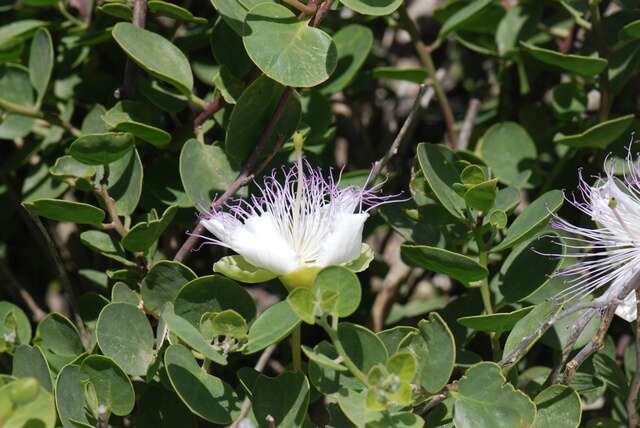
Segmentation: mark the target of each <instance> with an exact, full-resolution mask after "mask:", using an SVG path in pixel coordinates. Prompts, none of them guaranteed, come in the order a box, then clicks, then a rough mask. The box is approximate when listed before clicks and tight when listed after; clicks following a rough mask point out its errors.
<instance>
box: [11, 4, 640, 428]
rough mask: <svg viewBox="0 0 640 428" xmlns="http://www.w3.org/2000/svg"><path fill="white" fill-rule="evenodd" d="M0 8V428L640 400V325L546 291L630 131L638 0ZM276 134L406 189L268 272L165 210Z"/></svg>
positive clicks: (477, 420)
mask: <svg viewBox="0 0 640 428" xmlns="http://www.w3.org/2000/svg"><path fill="white" fill-rule="evenodd" d="M0 10H1V11H2V13H1V14H0V140H1V143H0V207H1V209H0V222H1V223H0V224H1V225H2V227H1V228H0V281H1V282H0V284H2V286H1V287H0V298H1V299H3V301H0V427H4V428H8V427H22V426H42V427H53V426H64V427H65V428H68V427H79V426H80V427H83V426H98V427H107V426H135V427H146V426H149V427H150V426H154V427H155V426H164V427H175V426H181V427H184V428H187V427H196V426H228V425H230V424H236V425H233V426H237V423H238V422H239V421H240V420H242V419H243V418H246V419H245V422H244V423H248V424H250V425H249V426H259V427H287V428H289V427H298V426H304V427H311V426H330V427H353V426H357V427H369V428H373V427H422V426H428V427H449V426H456V427H460V428H462V427H473V428H477V427H491V428H493V427H523V426H527V427H540V428H542V427H554V428H564V427H567V428H570V427H577V426H587V427H619V426H634V424H635V423H637V413H636V412H635V411H634V409H637V403H636V402H635V400H634V399H633V397H634V391H635V395H637V389H634V388H635V386H636V385H635V384H634V383H635V382H638V380H637V378H635V379H636V380H635V382H634V376H638V375H639V374H638V373H636V372H637V370H636V367H637V364H636V352H635V349H636V348H635V337H634V331H635V324H633V325H632V324H629V323H625V322H623V321H621V320H620V319H614V320H613V322H612V324H611V326H610V327H609V328H608V330H607V328H606V327H608V325H607V323H608V321H609V320H610V319H609V320H607V319H606V318H607V317H606V314H604V313H599V312H598V310H596V309H593V308H589V309H587V310H585V311H583V312H576V313H574V314H571V315H570V316H568V317H564V316H560V315H558V314H562V313H563V312H561V311H562V310H566V309H564V308H561V307H559V306H557V305H554V304H553V303H552V302H551V301H550V300H549V298H550V297H552V296H553V295H555V294H556V293H558V292H559V291H561V290H562V289H563V288H564V283H563V280H562V278H552V277H551V275H552V274H553V273H554V272H555V271H557V270H558V269H559V268H560V267H561V266H563V265H566V264H567V263H568V261H567V260H563V259H562V257H560V258H550V257H547V256H544V255H543V254H545V253H551V254H560V255H561V254H563V251H564V250H563V248H562V247H561V246H560V245H559V244H558V241H559V239H560V236H559V235H558V234H557V233H558V232H554V231H553V229H551V228H550V227H549V226H548V222H549V220H550V218H551V216H552V215H553V213H554V212H560V213H561V214H562V215H563V216H564V217H566V218H569V219H570V220H572V221H574V222H576V223H581V224H585V225H588V222H589V221H590V219H587V218H582V217H581V216H580V213H579V212H577V210H575V209H574V208H573V207H571V206H570V205H565V206H564V207H563V201H564V197H563V193H562V191H561V190H560V189H573V188H575V186H576V182H577V170H578V168H579V167H580V168H584V172H583V174H584V176H585V177H590V176H592V175H594V174H598V173H599V172H600V171H601V169H602V165H603V162H604V160H605V157H606V156H607V155H608V154H611V156H612V158H616V157H624V156H625V146H626V145H627V144H628V143H629V141H630V139H631V138H632V137H631V135H632V132H633V130H635V129H636V128H637V119H636V117H635V112H636V110H637V108H638V74H637V72H638V66H639V64H640V9H638V5H637V4H636V2H632V1H628V0H545V1H537V0H530V1H527V0H504V1H498V0H471V1H466V0H451V1H427V0H414V1H409V0H405V1H403V0H341V1H337V0H336V1H331V0H324V1H323V2H320V3H316V2H313V1H311V2H309V3H304V2H302V3H301V2H298V1H297V0H288V1H282V2H279V1H271V0H211V1H210V2H205V1H189V0H186V1H178V2H169V1H162V0H148V1H147V0H133V1H130V2H127V1H121V0H104V1H97V2H94V1H93V0H68V1H66V0H19V1H14V0H2V1H0ZM421 85H424V87H422V88H421ZM403 124H404V126H403ZM294 141H295V142H296V143H299V142H303V144H304V154H305V156H306V157H307V159H308V160H309V161H310V162H311V163H313V164H314V165H320V166H323V167H325V168H326V170H328V169H329V168H331V167H333V168H334V169H335V170H336V171H337V170H339V169H341V168H344V171H343V174H342V180H343V183H347V184H356V185H364V183H365V181H366V179H367V177H368V176H369V170H370V169H371V168H372V166H373V168H374V171H375V174H374V175H375V177H374V178H378V179H379V178H382V177H383V176H386V177H387V178H388V180H387V181H386V182H385V183H384V186H383V189H384V192H385V193H387V194H393V193H397V192H404V194H405V195H406V196H408V197H410V198H411V199H410V200H407V201H405V202H402V203H397V204H391V205H386V206H384V207H382V208H381V209H379V210H377V211H375V214H374V215H373V216H372V218H371V219H370V220H369V222H368V223H367V227H366V229H365V242H366V243H367V244H368V246H369V248H370V249H369V250H367V251H365V252H363V255H362V256H361V257H360V258H359V259H358V260H356V261H354V262H353V263H351V264H349V265H347V266H345V267H329V268H327V269H325V270H323V271H322V272H321V273H320V275H319V276H318V278H317V279H316V281H315V283H314V284H313V287H312V288H310V289H298V290H295V291H293V292H291V293H289V294H287V291H286V289H285V288H284V287H283V286H282V284H281V283H280V282H279V281H278V280H277V279H274V277H273V275H270V274H269V273H268V272H265V271H260V270H255V269H254V270H252V269H251V267H247V266H246V264H243V260H242V259H239V258H237V257H236V258H234V257H233V256H231V255H230V254H229V253H228V251H226V250H224V249H223V248H220V247H216V246H202V248H200V249H199V250H198V251H195V252H192V251H191V250H192V249H194V248H198V247H199V242H198V241H199V239H198V238H197V237H195V236H191V235H188V234H186V233H185V232H186V231H195V232H196V233H200V232H202V228H201V227H198V225H197V218H196V214H197V212H198V210H203V209H207V208H208V207H209V205H210V204H211V202H212V200H214V199H215V198H218V199H217V201H218V203H221V202H223V201H224V200H225V199H226V198H228V197H230V196H232V195H233V194H239V195H242V196H246V195H250V194H251V193H252V192H253V191H254V190H255V189H254V185H253V184H252V181H251V179H252V178H256V179H259V178H260V176H261V175H262V174H264V173H265V172H269V171H270V170H271V169H272V168H278V167H280V166H281V165H289V164H290V162H291V159H292V158H293V147H294ZM214 263H215V266H214ZM214 271H215V273H214ZM354 272H355V273H357V276H356V274H354ZM565 313H566V312H565ZM587 315H589V317H587ZM603 317H604V319H605V321H603V323H604V324H605V325H604V327H603V328H602V329H600V333H602V334H600V335H599V334H598V333H599V325H600V323H601V319H603ZM549 320H553V321H554V323H553V325H551V324H552V323H550V322H549V323H548V322H547V321H549ZM556 321H557V322H556ZM300 326H302V327H300ZM575 326H579V327H580V330H578V331H577V332H576V330H575V329H572V328H573V327H575ZM300 328H301V329H302V348H301V349H302V356H303V366H302V369H299V370H296V368H297V367H296V366H297V362H295V361H293V360H295V359H296V352H295V351H294V352H293V353H292V351H291V350H290V349H289V346H288V340H287V337H288V336H290V335H292V337H293V338H294V348H295V343H296V342H295V338H296V337H298V336H297V334H298V332H299V331H300V330H299V329H300ZM580 332H582V333H580ZM605 333H606V336H604V334H605ZM596 337H599V339H602V343H597V345H602V346H601V349H599V352H595V353H593V354H591V353H590V354H589V356H588V358H587V359H586V360H585V361H584V362H583V364H581V365H580V366H579V367H578V368H577V371H576V372H575V373H574V372H572V371H571V370H570V369H567V367H566V362H567V361H568V360H569V359H571V358H573V357H574V356H575V355H576V353H577V352H578V351H579V350H581V349H589V348H585V347H589V346H594V345H593V343H592V341H593V339H594V338H596ZM523 339H527V340H525V341H524V342H523ZM590 344H591V345H590ZM595 348H599V347H598V346H594V350H595ZM629 397H631V399H630V398H629ZM243 403H244V404H243ZM634 418H635V419H634ZM234 421H235V422H234ZM245 426H247V425H245Z"/></svg>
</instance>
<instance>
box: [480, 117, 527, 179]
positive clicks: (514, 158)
mask: <svg viewBox="0 0 640 428" xmlns="http://www.w3.org/2000/svg"><path fill="white" fill-rule="evenodd" d="M476 151H477V153H478V154H479V155H480V157H481V158H482V160H483V161H485V162H486V163H487V165H488V166H489V167H490V168H491V170H492V171H493V173H494V174H495V176H496V177H497V178H498V180H500V182H502V183H504V184H507V185H509V186H513V187H516V188H521V187H523V186H526V185H527V184H528V181H529V176H530V175H531V170H532V167H533V165H534V164H535V161H536V160H537V158H538V151H537V150H536V145H535V143H534V142H533V140H532V139H531V137H530V136H529V133H528V132H527V131H526V130H525V129H524V128H523V127H522V126H520V125H518V124H517V123H515V122H500V123H496V124H495V125H493V126H492V127H491V128H489V129H488V130H487V132H485V134H484V135H483V136H482V138H481V139H480V141H479V143H478V147H477V149H476Z"/></svg>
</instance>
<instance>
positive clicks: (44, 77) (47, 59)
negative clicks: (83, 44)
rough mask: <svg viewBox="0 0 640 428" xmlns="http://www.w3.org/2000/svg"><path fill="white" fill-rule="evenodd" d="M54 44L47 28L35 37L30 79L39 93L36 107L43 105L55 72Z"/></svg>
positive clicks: (30, 59) (31, 53)
mask: <svg viewBox="0 0 640 428" xmlns="http://www.w3.org/2000/svg"><path fill="white" fill-rule="evenodd" d="M53 54H54V52H53V42H52V41H51V35H50V34H49V31H47V29H46V28H40V29H39V30H38V31H36V33H35V34H34V35H33V40H32V41H31V50H30V51H29V78H30V80H31V84H32V85H33V87H34V88H35V90H36V92H37V93H38V98H37V101H36V106H40V105H41V104H42V100H43V99H44V96H45V94H46V92H47V87H48V86H49V80H50V79H51V73H52V71H53Z"/></svg>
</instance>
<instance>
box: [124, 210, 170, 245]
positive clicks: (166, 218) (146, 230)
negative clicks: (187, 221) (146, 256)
mask: <svg viewBox="0 0 640 428" xmlns="http://www.w3.org/2000/svg"><path fill="white" fill-rule="evenodd" d="M177 210H178V207H176V206H170V207H168V208H167V209H166V210H165V211H164V213H163V214H162V218H160V219H158V220H150V221H143V222H140V223H138V224H136V225H135V226H133V227H132V228H131V229H130V230H129V232H127V234H126V235H124V236H123V237H122V241H121V242H122V246H123V247H124V248H126V249H127V250H129V251H147V250H148V249H149V247H151V246H152V245H153V244H154V243H155V242H156V241H157V240H158V239H160V236H161V235H162V234H163V233H164V231H165V230H166V228H167V227H169V225H170V224H171V221H172V220H173V217H174V216H175V215H176V211H177Z"/></svg>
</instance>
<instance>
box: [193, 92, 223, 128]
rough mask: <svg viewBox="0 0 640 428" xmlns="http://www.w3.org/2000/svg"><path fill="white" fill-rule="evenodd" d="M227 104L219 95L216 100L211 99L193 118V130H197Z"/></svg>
mask: <svg viewBox="0 0 640 428" xmlns="http://www.w3.org/2000/svg"><path fill="white" fill-rule="evenodd" d="M225 105H226V102H225V101H224V99H222V97H218V98H217V99H215V100H214V101H209V102H207V103H206V104H205V105H204V109H203V110H202V112H201V113H200V114H199V115H197V116H196V118H195V119H193V130H194V132H196V131H197V130H198V128H200V126H202V124H203V123H204V122H205V121H206V120H207V119H208V118H209V117H211V115H213V114H215V113H216V112H218V110H220V109H221V108H222V107H224V106H225Z"/></svg>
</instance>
